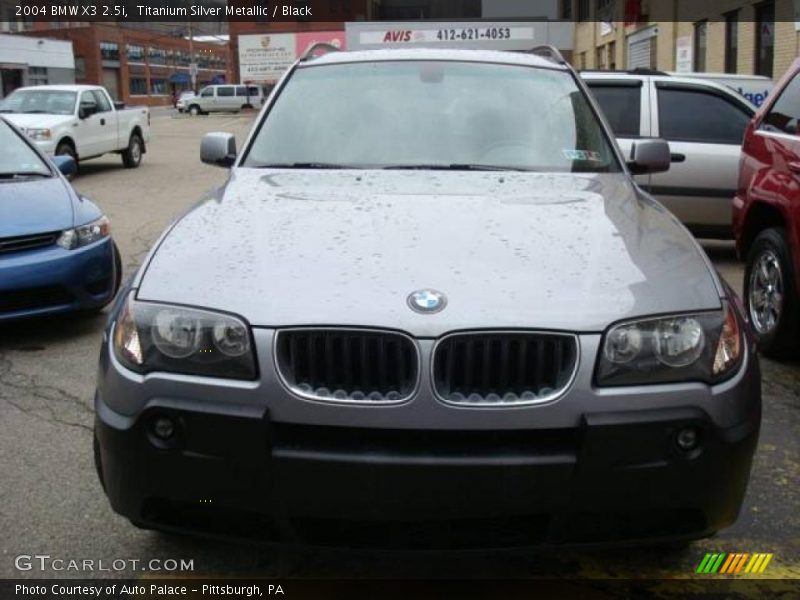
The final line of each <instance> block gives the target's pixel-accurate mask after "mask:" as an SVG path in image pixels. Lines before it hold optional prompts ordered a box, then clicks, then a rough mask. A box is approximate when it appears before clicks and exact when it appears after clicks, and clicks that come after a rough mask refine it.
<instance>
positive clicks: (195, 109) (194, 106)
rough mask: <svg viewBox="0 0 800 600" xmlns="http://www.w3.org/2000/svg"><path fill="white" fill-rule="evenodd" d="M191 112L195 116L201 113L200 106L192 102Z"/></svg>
mask: <svg viewBox="0 0 800 600" xmlns="http://www.w3.org/2000/svg"><path fill="white" fill-rule="evenodd" d="M189 114H190V115H192V116H193V117H196V116H197V115H199V114H200V107H199V106H197V104H192V105H191V106H190V107H189Z"/></svg>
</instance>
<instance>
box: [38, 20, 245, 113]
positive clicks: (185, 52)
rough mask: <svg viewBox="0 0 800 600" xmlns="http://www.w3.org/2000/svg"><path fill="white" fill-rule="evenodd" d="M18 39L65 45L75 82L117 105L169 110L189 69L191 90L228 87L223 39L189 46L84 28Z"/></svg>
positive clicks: (113, 29) (96, 26)
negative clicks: (104, 92) (100, 89)
mask: <svg viewBox="0 0 800 600" xmlns="http://www.w3.org/2000/svg"><path fill="white" fill-rule="evenodd" d="M36 25H37V27H35V28H34V29H33V30H31V31H25V32H24V35H35V36H37V37H44V38H53V39H61V40H70V41H71V42H72V46H73V51H74V54H75V82H76V83H91V84H98V85H103V86H105V87H106V88H107V89H108V91H109V93H110V94H111V95H112V96H113V97H114V98H115V99H117V100H122V101H124V102H130V103H131V104H147V105H150V106H163V105H168V104H171V99H172V94H173V92H179V91H182V90H186V89H190V88H191V74H190V65H191V63H192V62H193V60H192V59H194V62H195V63H197V66H198V71H197V85H198V87H202V86H203V85H206V84H208V83H224V82H226V81H232V76H231V72H230V60H229V50H228V45H227V39H226V38H221V39H220V42H219V43H209V42H197V41H195V42H194V43H193V44H191V46H192V48H191V49H190V43H189V41H188V40H187V39H185V38H183V37H179V36H174V35H173V36H171V35H164V34H163V33H158V32H153V31H147V30H142V29H129V28H123V27H119V26H116V25H113V24H102V23H86V24H83V25H80V26H74V24H73V26H71V27H67V28H53V29H44V28H40V26H41V25H43V24H39V23H37V24H36Z"/></svg>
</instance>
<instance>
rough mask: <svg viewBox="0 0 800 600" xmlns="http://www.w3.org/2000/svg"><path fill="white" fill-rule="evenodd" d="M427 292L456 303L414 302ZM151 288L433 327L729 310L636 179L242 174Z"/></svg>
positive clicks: (147, 281) (250, 309) (259, 319)
mask: <svg viewBox="0 0 800 600" xmlns="http://www.w3.org/2000/svg"><path fill="white" fill-rule="evenodd" d="M427 288H432V289H434V290H438V291H441V292H443V293H444V294H445V295H446V296H447V300H448V303H447V307H446V309H445V310H443V311H442V312H439V313H437V314H418V313H415V312H413V311H412V310H411V309H410V308H409V306H408V304H407V297H408V295H409V294H410V293H412V292H414V291H415V290H420V289H427ZM138 298H139V299H143V300H151V301H163V302H174V303H180V304H188V305H195V306H204V307H208V308H213V309H221V310H225V311H229V312H233V313H237V314H239V315H241V316H243V317H245V318H246V319H247V320H249V321H250V323H251V324H253V325H256V326H289V325H354V326H355V325H357V326H370V327H388V328H396V329H402V330H405V331H408V332H410V333H412V334H414V335H417V336H421V337H428V336H430V337H433V336H438V335H441V334H442V333H444V332H446V331H451V330H455V329H469V328H482V327H492V328H521V327H524V328H543V329H557V330H570V331H600V330H602V329H604V328H605V327H607V326H608V325H609V324H610V323H612V322H614V321H617V320H620V319H625V318H628V317H633V316H641V315H652V314H661V313H669V312H676V311H686V310H704V309H715V308H719V307H720V294H719V282H718V281H717V279H716V276H715V275H713V274H712V271H711V270H710V268H709V263H708V262H707V259H706V258H705V256H704V254H703V253H702V251H701V250H700V249H699V247H698V246H697V244H696V243H695V242H694V240H693V239H692V238H691V237H690V235H689V234H688V233H687V232H686V230H685V229H684V228H683V227H682V226H681V225H680V224H679V223H678V222H677V221H676V220H675V218H674V217H673V216H672V215H671V214H670V213H668V212H667V211H666V210H665V209H664V208H663V207H661V205H659V204H657V203H656V202H655V201H653V200H652V199H650V198H649V197H647V196H644V195H643V194H642V193H641V192H640V191H639V190H637V189H636V188H635V187H634V186H633V185H632V184H631V183H630V182H629V180H628V179H627V178H626V177H625V176H624V175H621V174H613V175H570V174H537V173H486V172H481V173H464V172H458V173H456V172H453V173H438V172H436V173H431V172H420V171H394V172H387V171H365V172H358V171H285V170H283V171H263V170H261V171H259V170H255V169H237V170H235V171H234V172H233V174H232V176H231V178H230V179H229V181H228V183H227V184H226V185H225V186H224V187H223V188H221V189H220V190H218V191H217V192H215V193H214V195H213V196H212V197H210V198H208V199H206V200H205V201H203V202H201V203H200V204H199V205H198V206H196V207H195V209H194V210H192V211H191V212H189V213H188V214H187V215H186V216H184V217H183V218H182V219H181V220H179V221H178V222H177V223H176V224H175V226H174V228H173V229H172V231H171V232H170V233H169V234H168V235H166V236H165V238H164V239H163V240H162V242H161V245H160V246H159V248H158V250H157V251H156V252H155V253H154V254H153V256H152V258H151V260H150V262H149V265H148V267H147V269H146V272H145V273H144V275H143V277H142V278H141V281H140V282H139V292H138Z"/></svg>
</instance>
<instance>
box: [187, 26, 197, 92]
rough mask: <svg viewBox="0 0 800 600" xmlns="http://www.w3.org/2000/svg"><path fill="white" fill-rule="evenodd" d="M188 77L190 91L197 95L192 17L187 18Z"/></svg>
mask: <svg viewBox="0 0 800 600" xmlns="http://www.w3.org/2000/svg"><path fill="white" fill-rule="evenodd" d="M189 75H190V76H191V78H192V91H193V92H194V93H195V94H196V93H197V63H195V62H194V30H193V27H192V17H191V16H190V17H189Z"/></svg>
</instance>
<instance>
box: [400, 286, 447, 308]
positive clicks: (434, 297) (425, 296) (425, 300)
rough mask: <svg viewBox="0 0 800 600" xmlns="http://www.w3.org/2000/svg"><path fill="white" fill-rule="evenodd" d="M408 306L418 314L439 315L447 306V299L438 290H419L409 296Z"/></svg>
mask: <svg viewBox="0 0 800 600" xmlns="http://www.w3.org/2000/svg"><path fill="white" fill-rule="evenodd" d="M408 306H409V307H411V310H413V311H415V312H418V313H423V314H432V313H437V312H440V311H442V310H444V307H445V306H447V298H446V297H445V295H444V294H443V293H442V292H437V291H436V290H417V291H416V292H413V293H412V294H410V295H409V296H408Z"/></svg>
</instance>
